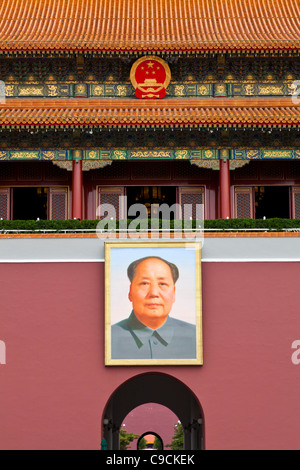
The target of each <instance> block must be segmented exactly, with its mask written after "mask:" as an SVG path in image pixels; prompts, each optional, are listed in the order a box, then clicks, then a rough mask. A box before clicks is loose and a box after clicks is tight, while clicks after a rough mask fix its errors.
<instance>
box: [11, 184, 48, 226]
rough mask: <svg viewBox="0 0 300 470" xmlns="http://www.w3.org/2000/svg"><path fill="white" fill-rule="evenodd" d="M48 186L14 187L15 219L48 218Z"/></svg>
mask: <svg viewBox="0 0 300 470" xmlns="http://www.w3.org/2000/svg"><path fill="white" fill-rule="evenodd" d="M47 197H48V188H36V187H30V188H23V187H20V188H13V219H14V220H36V219H37V218H39V219H41V220H42V219H45V220H46V219H47Z"/></svg>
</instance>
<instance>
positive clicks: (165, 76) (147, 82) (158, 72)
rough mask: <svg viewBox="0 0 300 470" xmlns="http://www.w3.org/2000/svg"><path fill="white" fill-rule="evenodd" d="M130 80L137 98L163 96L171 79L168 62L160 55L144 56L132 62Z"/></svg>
mask: <svg viewBox="0 0 300 470" xmlns="http://www.w3.org/2000/svg"><path fill="white" fill-rule="evenodd" d="M130 80H131V83H132V85H133V86H134V88H135V96H136V97H137V98H142V99H145V98H148V99H155V98H158V99H160V98H164V97H165V96H166V88H167V86H168V85H169V83H170V80H171V72H170V68H169V66H168V64H167V63H166V62H165V61H164V60H163V59H161V58H160V57H154V56H145V57H141V58H140V59H138V60H137V61H136V62H134V64H133V66H132V67H131V71H130Z"/></svg>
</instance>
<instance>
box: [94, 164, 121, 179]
mask: <svg viewBox="0 0 300 470" xmlns="http://www.w3.org/2000/svg"><path fill="white" fill-rule="evenodd" d="M128 175H129V164H128V162H118V161H114V162H112V164H111V165H107V166H105V167H104V168H100V169H98V170H92V177H93V180H94V181H97V180H103V179H105V180H112V179H114V180H115V179H127V178H128Z"/></svg>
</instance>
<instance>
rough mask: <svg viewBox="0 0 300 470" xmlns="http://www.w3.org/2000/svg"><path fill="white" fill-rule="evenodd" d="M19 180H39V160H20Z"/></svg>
mask: <svg viewBox="0 0 300 470" xmlns="http://www.w3.org/2000/svg"><path fill="white" fill-rule="evenodd" d="M18 179H19V181H41V180H42V179H43V165H42V164H41V162H22V164H21V165H20V167H19V178H18Z"/></svg>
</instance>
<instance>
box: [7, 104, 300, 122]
mask: <svg viewBox="0 0 300 470" xmlns="http://www.w3.org/2000/svg"><path fill="white" fill-rule="evenodd" d="M299 124H300V106H297V105H293V103H292V99H291V98H267V99H266V98H257V99H256V98H253V99H250V100H249V99H247V98H243V99H242V98H241V99H231V98H225V99H223V98H214V99H180V100H178V99H164V100H135V99H120V100H113V99H110V100H108V99H102V100H101V99H85V98H83V99H78V100H77V99H68V100H67V99H58V100H56V99H33V100H30V99H9V100H7V102H6V104H4V105H2V106H1V107H0V126H2V127H3V126H7V127H26V126H27V127H28V126H30V127H58V126H61V127H64V128H65V127H80V126H121V127H124V126H129V127H130V126H133V127H136V126H177V125H179V126H185V125H187V126H235V125H242V126H252V125H255V126H285V125H287V126H299Z"/></svg>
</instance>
